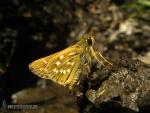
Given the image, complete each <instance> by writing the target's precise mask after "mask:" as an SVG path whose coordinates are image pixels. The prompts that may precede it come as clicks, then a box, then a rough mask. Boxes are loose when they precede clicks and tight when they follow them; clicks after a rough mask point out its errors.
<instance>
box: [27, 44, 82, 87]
mask: <svg viewBox="0 0 150 113" xmlns="http://www.w3.org/2000/svg"><path fill="white" fill-rule="evenodd" d="M83 51H84V49H83V48H81V47H79V46H78V45H74V46H71V47H69V48H67V49H65V50H63V51H61V52H57V53H55V54H52V55H50V56H47V57H44V58H41V59H38V60H36V61H33V62H32V63H31V64H30V65H29V68H30V70H31V71H32V72H33V73H34V74H36V75H38V76H39V77H42V78H45V79H51V80H52V81H54V82H57V83H59V84H62V85H64V86H66V85H68V86H69V89H71V88H72V87H73V85H74V84H75V83H76V82H77V81H78V79H79V73H80V70H81V69H79V68H80V66H81V65H83V63H82V62H81V55H82V54H83Z"/></svg>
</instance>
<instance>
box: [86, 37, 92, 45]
mask: <svg viewBox="0 0 150 113" xmlns="http://www.w3.org/2000/svg"><path fill="white" fill-rule="evenodd" d="M86 42H87V44H88V45H89V46H92V45H93V40H92V39H91V38H89V39H87V40H86Z"/></svg>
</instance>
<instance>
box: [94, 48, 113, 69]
mask: <svg viewBox="0 0 150 113" xmlns="http://www.w3.org/2000/svg"><path fill="white" fill-rule="evenodd" d="M95 54H96V56H97V58H98V60H99V61H100V59H102V60H103V61H104V62H106V63H108V64H109V65H111V66H112V65H113V64H112V63H111V62H109V61H108V60H107V59H106V58H104V57H103V55H102V54H101V53H100V52H97V51H96V52H95ZM102 60H101V63H102ZM102 64H103V65H105V64H104V63H102Z"/></svg>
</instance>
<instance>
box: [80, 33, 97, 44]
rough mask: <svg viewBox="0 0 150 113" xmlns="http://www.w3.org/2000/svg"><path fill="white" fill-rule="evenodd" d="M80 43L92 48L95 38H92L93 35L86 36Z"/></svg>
mask: <svg viewBox="0 0 150 113" xmlns="http://www.w3.org/2000/svg"><path fill="white" fill-rule="evenodd" d="M81 41H82V42H83V43H84V44H85V45H86V46H88V47H92V46H93V45H94V43H95V38H94V36H93V35H89V34H87V35H84V36H82V38H81Z"/></svg>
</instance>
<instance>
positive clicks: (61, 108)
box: [0, 0, 150, 113]
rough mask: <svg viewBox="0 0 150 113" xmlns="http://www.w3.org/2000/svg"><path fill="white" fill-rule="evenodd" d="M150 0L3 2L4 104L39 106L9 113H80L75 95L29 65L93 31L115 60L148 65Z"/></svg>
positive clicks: (0, 79)
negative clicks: (134, 60)
mask: <svg viewBox="0 0 150 113" xmlns="http://www.w3.org/2000/svg"><path fill="white" fill-rule="evenodd" d="M149 20H150V2H149V1H148V0H132V1H130V0H30V1H27V0H1V1H0V103H1V105H3V104H4V101H5V102H6V103H7V104H35V105H38V108H37V109H34V110H30V111H26V110H8V111H7V110H4V111H3V112H7V113H10V112H12V113H27V112H28V113H34V112H35V113H68V112H69V113H77V112H78V107H77V105H76V98H75V97H74V96H71V95H70V94H69V91H68V90H67V89H65V88H64V87H62V86H59V85H57V84H55V83H53V82H51V81H45V80H42V79H40V78H39V77H37V76H36V75H34V74H33V73H31V72H30V71H29V69H28V65H29V63H31V62H32V61H33V60H36V59H38V58H41V57H44V56H47V55H50V54H52V53H55V52H57V51H60V50H62V49H64V48H66V47H68V46H70V45H72V44H74V43H75V42H77V41H78V39H79V37H80V36H82V35H83V34H85V33H87V32H88V30H89V29H91V28H94V29H95V31H96V32H95V36H96V45H95V47H96V48H97V49H98V50H99V51H101V52H102V53H104V54H105V56H107V57H108V58H109V59H111V60H112V61H117V60H118V59H124V58H127V59H128V58H136V59H139V60H140V61H142V62H144V63H146V64H150V21H149Z"/></svg>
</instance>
